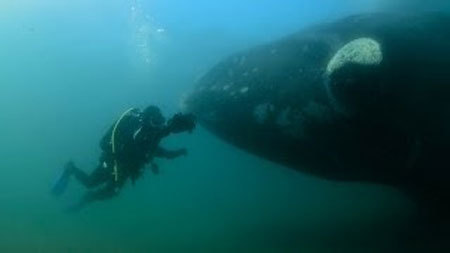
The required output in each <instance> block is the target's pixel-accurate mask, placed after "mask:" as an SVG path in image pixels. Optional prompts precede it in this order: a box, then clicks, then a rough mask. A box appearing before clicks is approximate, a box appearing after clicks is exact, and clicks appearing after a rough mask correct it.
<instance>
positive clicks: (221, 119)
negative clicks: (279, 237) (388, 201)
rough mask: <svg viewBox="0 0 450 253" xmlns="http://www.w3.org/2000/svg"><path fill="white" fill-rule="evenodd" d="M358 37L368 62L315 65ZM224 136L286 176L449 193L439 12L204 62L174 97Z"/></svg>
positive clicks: (349, 22) (446, 39) (351, 24)
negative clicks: (372, 44) (193, 81)
mask: <svg viewBox="0 0 450 253" xmlns="http://www.w3.org/2000/svg"><path fill="white" fill-rule="evenodd" d="M359 38H370V39H373V40H374V41H376V42H378V43H379V45H380V47H381V52H382V60H381V62H379V63H377V64H360V63H354V62H349V63H347V64H344V65H343V66H341V67H340V68H338V69H337V70H336V71H334V72H332V73H328V72H327V66H328V65H329V63H330V61H331V60H332V58H333V56H334V55H336V54H337V52H338V51H339V50H340V49H341V48H343V47H344V46H345V45H346V44H348V43H349V42H351V41H354V40H356V39H359ZM185 105H186V109H187V111H190V112H194V113H195V114H196V115H197V117H198V120H199V122H200V123H201V124H202V125H203V126H204V127H206V128H207V129H209V130H210V131H212V132H213V133H215V134H216V135H218V136H220V137H221V138H223V139H224V140H226V141H228V142H230V143H232V144H234V145H236V146H238V147H240V148H242V149H245V150H247V151H249V152H251V153H253V154H256V155H258V156H260V157H263V158H266V159H269V160H271V161H273V162H276V163H280V164H282V165H285V166H287V167H290V168H293V169H295V170H298V171H301V172H304V173H307V174H310V175H314V176H318V177H321V178H326V179H330V180H339V181H362V182H372V183H377V184H384V185H390V186H394V187H397V188H399V189H403V190H405V191H406V192H409V193H412V194H414V195H415V196H417V199H421V200H426V199H429V198H431V197H432V198H441V199H442V198H446V199H448V200H450V198H449V197H448V196H450V195H449V192H450V183H449V180H450V145H449V144H450V16H447V15H446V14H442V13H422V14H408V15H400V14H386V13H374V14H364V15H356V16H351V17H347V18H344V19H341V20H338V21H335V22H331V23H326V24H320V25H316V26H313V27H311V28H308V29H305V30H302V31H300V32H298V33H295V34H292V35H290V36H287V37H285V38H283V39H281V40H279V41H275V42H273V43H271V44H267V45H262V46H258V47H255V48H252V49H250V50H247V51H244V52H240V53H237V54H235V55H232V56H230V57H228V58H227V59H225V60H223V61H222V62H220V63H218V64H217V65H216V66H214V67H213V68H212V69H211V70H210V71H209V72H208V73H207V74H206V75H205V76H204V77H203V78H202V79H201V80H200V81H199V82H198V84H197V86H196V88H195V90H194V91H193V92H192V94H190V96H189V97H188V98H187V99H186V101H185Z"/></svg>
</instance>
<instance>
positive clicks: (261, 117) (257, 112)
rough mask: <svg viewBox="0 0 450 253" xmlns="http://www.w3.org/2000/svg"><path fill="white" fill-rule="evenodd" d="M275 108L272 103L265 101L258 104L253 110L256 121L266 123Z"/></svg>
mask: <svg viewBox="0 0 450 253" xmlns="http://www.w3.org/2000/svg"><path fill="white" fill-rule="evenodd" d="M274 110H275V107H274V106H273V105H272V104H269V103H264V104H260V105H257V106H256V107H255V109H254V110H253V116H254V117H255V119H256V122H258V124H264V122H266V120H267V118H268V117H269V114H270V113H272V112H273V111H274Z"/></svg>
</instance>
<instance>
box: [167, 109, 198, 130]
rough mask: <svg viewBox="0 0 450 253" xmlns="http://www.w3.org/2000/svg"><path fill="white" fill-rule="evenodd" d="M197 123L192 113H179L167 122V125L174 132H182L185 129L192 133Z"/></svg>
mask: <svg viewBox="0 0 450 253" xmlns="http://www.w3.org/2000/svg"><path fill="white" fill-rule="evenodd" d="M195 125H196V119H195V116H194V114H192V113H188V114H182V113H177V114H175V115H174V116H173V117H172V118H171V119H170V120H169V121H168V122H167V126H168V127H169V129H170V132H172V133H181V132H185V131H188V132H189V133H191V132H192V131H193V130H194V128H195Z"/></svg>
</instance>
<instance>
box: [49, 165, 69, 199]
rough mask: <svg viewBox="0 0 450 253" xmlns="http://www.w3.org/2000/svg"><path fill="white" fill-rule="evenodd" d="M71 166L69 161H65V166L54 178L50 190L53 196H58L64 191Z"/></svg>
mask: <svg viewBox="0 0 450 253" xmlns="http://www.w3.org/2000/svg"><path fill="white" fill-rule="evenodd" d="M72 166H73V164H72V163H71V162H69V163H67V164H66V166H64V169H63V171H62V172H61V173H60V175H59V176H58V177H57V178H56V180H55V182H54V183H53V186H52V188H51V191H50V192H51V194H52V195H53V196H60V195H61V194H63V193H64V192H65V191H66V188H67V185H68V184H69V180H70V175H71V173H70V172H71V168H72Z"/></svg>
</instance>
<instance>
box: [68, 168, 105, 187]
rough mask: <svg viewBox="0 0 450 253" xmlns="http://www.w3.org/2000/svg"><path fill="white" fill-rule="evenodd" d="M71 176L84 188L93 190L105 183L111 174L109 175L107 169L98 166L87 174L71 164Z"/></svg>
mask: <svg viewBox="0 0 450 253" xmlns="http://www.w3.org/2000/svg"><path fill="white" fill-rule="evenodd" d="M70 171H71V174H72V175H73V176H74V177H75V178H76V179H77V180H78V182H80V183H81V184H83V185H84V186H85V187H86V188H93V187H96V186H99V185H101V184H103V183H105V182H107V181H108V180H109V179H110V177H111V175H110V174H111V173H109V170H108V168H105V166H102V164H100V165H99V166H98V167H97V168H96V169H95V170H94V171H93V172H92V173H91V174H89V175H88V174H87V173H86V172H84V171H82V170H80V169H79V168H77V167H76V166H75V165H74V164H72V166H71V168H70Z"/></svg>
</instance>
